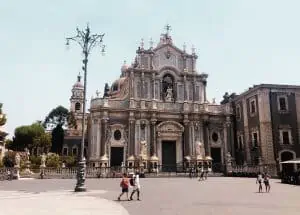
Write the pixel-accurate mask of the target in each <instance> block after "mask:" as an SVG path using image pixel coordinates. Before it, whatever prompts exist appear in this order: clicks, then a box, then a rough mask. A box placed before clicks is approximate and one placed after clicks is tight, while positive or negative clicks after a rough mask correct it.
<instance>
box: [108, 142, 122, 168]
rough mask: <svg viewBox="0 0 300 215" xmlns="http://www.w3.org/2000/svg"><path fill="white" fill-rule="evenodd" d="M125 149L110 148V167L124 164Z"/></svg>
mask: <svg viewBox="0 0 300 215" xmlns="http://www.w3.org/2000/svg"><path fill="white" fill-rule="evenodd" d="M123 155H124V147H110V166H111V167H115V166H121V164H122V162H123Z"/></svg>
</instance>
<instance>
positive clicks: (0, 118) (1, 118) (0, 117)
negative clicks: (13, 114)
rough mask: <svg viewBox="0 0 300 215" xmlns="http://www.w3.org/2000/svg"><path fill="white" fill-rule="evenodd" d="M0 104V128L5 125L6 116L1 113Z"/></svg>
mask: <svg viewBox="0 0 300 215" xmlns="http://www.w3.org/2000/svg"><path fill="white" fill-rule="evenodd" d="M2 105H3V104H2V103H0V126H2V125H4V124H5V123H6V115H5V114H3V113H2Z"/></svg>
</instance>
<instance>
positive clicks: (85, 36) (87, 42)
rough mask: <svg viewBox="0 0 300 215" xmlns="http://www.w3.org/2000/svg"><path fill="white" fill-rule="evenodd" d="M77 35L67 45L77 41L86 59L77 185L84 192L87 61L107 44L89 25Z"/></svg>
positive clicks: (84, 62) (68, 39)
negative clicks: (94, 51) (95, 49)
mask: <svg viewBox="0 0 300 215" xmlns="http://www.w3.org/2000/svg"><path fill="white" fill-rule="evenodd" d="M76 31H77V35H76V36H74V37H68V38H66V40H67V43H66V45H67V46H69V43H70V41H75V42H77V43H78V44H79V45H80V47H81V48H82V53H83V55H84V59H83V61H82V63H83V66H82V70H83V71H84V89H83V110H82V137H81V152H80V161H79V162H78V169H77V183H76V187H75V192H84V191H86V187H85V168H86V163H85V157H84V135H85V106H86V85H87V80H86V79H87V63H88V57H89V54H90V53H91V51H92V49H93V48H94V47H95V46H97V45H98V46H100V48H101V52H102V54H104V49H105V46H104V45H103V44H102V39H103V37H104V34H91V32H90V28H89V26H88V25H87V27H86V29H85V30H79V29H78V28H76Z"/></svg>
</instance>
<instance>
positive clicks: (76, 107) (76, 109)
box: [75, 102, 81, 111]
mask: <svg viewBox="0 0 300 215" xmlns="http://www.w3.org/2000/svg"><path fill="white" fill-rule="evenodd" d="M80 109H81V104H80V103H79V102H76V103H75V111H80Z"/></svg>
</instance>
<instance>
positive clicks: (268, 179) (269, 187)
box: [264, 173, 271, 193]
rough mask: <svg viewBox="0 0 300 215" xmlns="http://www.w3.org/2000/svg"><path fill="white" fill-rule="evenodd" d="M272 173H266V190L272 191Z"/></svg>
mask: <svg viewBox="0 0 300 215" xmlns="http://www.w3.org/2000/svg"><path fill="white" fill-rule="evenodd" d="M270 177H271V176H270V175H269V174H268V173H265V175H264V184H265V187H266V192H267V193H269V192H270V189H271V186H270Z"/></svg>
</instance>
